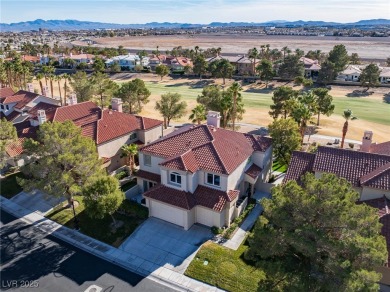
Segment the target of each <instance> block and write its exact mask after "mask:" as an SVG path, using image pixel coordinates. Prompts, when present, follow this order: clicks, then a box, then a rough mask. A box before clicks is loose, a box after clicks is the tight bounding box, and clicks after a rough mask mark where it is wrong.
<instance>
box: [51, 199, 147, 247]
mask: <svg viewBox="0 0 390 292" xmlns="http://www.w3.org/2000/svg"><path fill="white" fill-rule="evenodd" d="M75 201H77V202H78V203H79V206H78V207H77V208H76V214H77V215H76V216H77V218H78V220H79V227H80V231H81V232H82V233H84V234H86V235H88V236H91V237H93V238H96V239H97V240H100V241H102V242H105V243H107V244H110V245H112V246H115V247H118V246H119V245H121V243H122V242H123V241H124V240H125V239H126V238H127V237H128V236H129V235H130V234H131V233H133V231H134V230H135V229H136V228H137V227H138V226H139V225H140V224H141V223H142V222H143V221H144V220H145V219H147V218H148V210H147V208H145V207H143V206H140V205H138V204H137V203H135V202H130V201H128V200H124V202H123V203H122V205H123V206H125V209H129V208H130V207H129V206H132V205H133V204H134V205H135V204H137V206H132V207H133V208H132V210H134V211H133V212H126V215H125V214H123V213H122V212H121V213H122V214H120V213H118V212H116V213H115V214H114V218H115V220H117V221H118V220H120V221H123V223H124V224H123V225H122V226H121V227H119V228H118V229H117V230H116V231H114V230H112V229H111V227H110V224H111V223H112V218H111V216H105V217H104V218H103V219H91V218H90V217H89V216H88V215H87V214H86V212H85V210H84V204H83V198H82V197H81V196H76V197H75ZM46 217H47V218H49V219H51V220H53V221H55V222H57V223H59V224H62V225H65V226H67V227H69V228H74V223H73V211H72V209H71V208H67V207H63V206H58V207H56V208H54V210H53V211H52V212H50V213H49V214H48V215H46Z"/></svg>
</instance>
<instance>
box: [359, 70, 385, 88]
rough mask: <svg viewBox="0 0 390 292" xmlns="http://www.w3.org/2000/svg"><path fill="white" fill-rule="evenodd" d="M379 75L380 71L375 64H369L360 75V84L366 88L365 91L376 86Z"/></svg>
mask: <svg viewBox="0 0 390 292" xmlns="http://www.w3.org/2000/svg"><path fill="white" fill-rule="evenodd" d="M380 74H381V70H380V69H379V67H378V66H377V65H376V64H369V65H367V66H366V67H365V68H364V69H363V70H362V73H361V74H360V84H361V85H362V86H364V87H367V90H368V89H370V87H375V86H378V85H379V77H380Z"/></svg>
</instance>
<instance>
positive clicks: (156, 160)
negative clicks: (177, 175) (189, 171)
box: [138, 152, 165, 174]
mask: <svg viewBox="0 0 390 292" xmlns="http://www.w3.org/2000/svg"><path fill="white" fill-rule="evenodd" d="M138 154H139V155H138V159H139V167H140V169H142V170H145V171H149V172H152V173H156V174H160V165H159V164H160V163H161V162H163V161H164V160H165V159H164V158H162V157H158V156H152V155H151V165H150V166H148V165H145V164H144V155H145V154H144V153H142V152H139V153H138Z"/></svg>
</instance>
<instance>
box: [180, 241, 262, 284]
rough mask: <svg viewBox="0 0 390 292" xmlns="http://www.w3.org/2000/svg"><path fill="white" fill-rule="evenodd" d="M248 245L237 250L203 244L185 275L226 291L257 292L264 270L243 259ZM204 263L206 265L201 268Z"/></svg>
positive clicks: (208, 243) (210, 243) (209, 243)
mask: <svg viewBox="0 0 390 292" xmlns="http://www.w3.org/2000/svg"><path fill="white" fill-rule="evenodd" d="M247 249H248V246H247V245H244V244H242V245H241V246H240V247H239V248H238V249H237V250H232V249H228V248H226V247H222V246H220V245H218V244H215V243H213V242H206V243H205V244H204V245H203V246H202V247H201V249H200V250H199V252H198V253H197V254H196V256H195V258H194V259H193V261H192V262H191V264H190V265H189V266H188V268H187V270H186V272H185V275H186V276H189V277H191V278H194V279H197V280H200V281H203V282H206V283H209V284H211V285H213V286H217V287H219V288H222V289H224V290H227V291H257V288H258V282H259V280H260V279H264V276H265V274H264V273H263V271H261V270H258V269H256V267H254V266H252V265H250V263H248V262H246V261H245V260H244V258H243V256H244V252H245V251H246V250H247ZM205 261H207V262H208V264H207V265H204V262H205Z"/></svg>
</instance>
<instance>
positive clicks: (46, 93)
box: [42, 85, 50, 96]
mask: <svg viewBox="0 0 390 292" xmlns="http://www.w3.org/2000/svg"><path fill="white" fill-rule="evenodd" d="M42 95H44V96H50V91H49V86H47V85H43V86H42Z"/></svg>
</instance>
